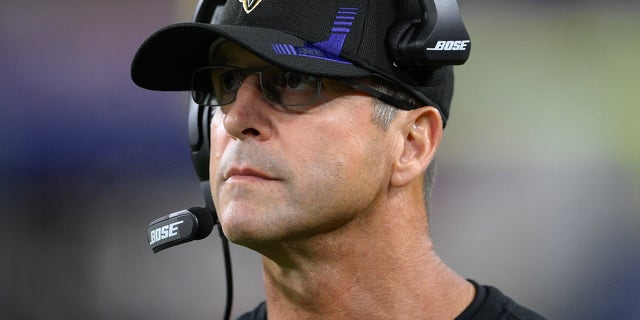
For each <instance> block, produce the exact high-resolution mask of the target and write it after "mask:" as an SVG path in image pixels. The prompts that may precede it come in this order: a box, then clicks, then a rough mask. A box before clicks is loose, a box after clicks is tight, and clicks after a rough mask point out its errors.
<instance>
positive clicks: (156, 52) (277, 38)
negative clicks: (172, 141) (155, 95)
mask: <svg viewBox="0 0 640 320" xmlns="http://www.w3.org/2000/svg"><path fill="white" fill-rule="evenodd" d="M220 37H223V38H225V39H228V40H231V41H233V42H235V43H237V44H238V45H240V46H241V47H243V48H245V49H246V50H248V51H249V52H251V53H253V54H255V55H256V56H258V57H260V58H262V59H263V60H265V61H267V62H269V63H271V64H274V65H278V66H281V67H284V68H288V69H292V70H296V71H300V72H305V73H309V74H314V75H320V76H333V77H361V76H366V75H370V74H371V72H370V71H368V70H366V69H363V68H360V67H358V66H356V65H353V64H351V63H349V62H347V61H344V60H342V59H340V58H338V57H327V58H320V57H318V56H314V57H310V56H305V55H296V54H295V53H289V54H282V53H278V52H276V51H275V50H274V47H273V46H274V45H277V44H287V45H290V46H292V47H305V45H308V44H306V43H305V41H304V40H302V39H299V38H297V37H294V36H291V35H289V34H286V33H283V32H279V31H276V30H272V29H264V28H255V27H246V26H232V25H214V24H205V23H180V24H174V25H171V26H168V27H166V28H163V29H161V30H159V31H157V32H156V33H154V34H153V35H151V36H150V37H149V38H148V39H147V40H146V41H145V42H144V43H143V44H142V45H141V46H140V48H139V49H138V52H137V53H136V55H135V57H134V58H133V62H132V65H131V77H132V79H133V81H134V82H135V83H136V84H137V85H139V86H140V87H143V88H147V89H152V90H165V91H181V90H189V89H190V88H191V76H192V74H193V71H195V70H196V69H198V68H201V67H204V66H207V65H208V61H209V57H208V54H209V47H210V46H211V44H212V43H213V42H214V41H216V40H217V39H219V38H220ZM340 60H342V61H340Z"/></svg>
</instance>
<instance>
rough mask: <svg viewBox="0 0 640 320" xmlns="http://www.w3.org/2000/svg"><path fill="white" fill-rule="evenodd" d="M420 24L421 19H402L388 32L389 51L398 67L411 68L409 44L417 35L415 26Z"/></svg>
mask: <svg viewBox="0 0 640 320" xmlns="http://www.w3.org/2000/svg"><path fill="white" fill-rule="evenodd" d="M417 24H420V19H415V18H414V19H409V18H408V19H401V20H398V21H396V22H395V23H394V24H392V25H391V27H389V30H387V38H386V40H387V49H388V50H389V54H390V55H391V58H392V59H393V62H394V63H395V64H396V65H397V66H410V65H412V64H413V61H412V59H411V55H410V50H409V48H408V47H409V43H410V40H411V38H412V37H413V34H414V33H415V29H416V28H415V27H414V26H415V25H417Z"/></svg>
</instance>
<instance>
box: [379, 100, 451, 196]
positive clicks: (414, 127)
mask: <svg viewBox="0 0 640 320" xmlns="http://www.w3.org/2000/svg"><path fill="white" fill-rule="evenodd" d="M405 116H406V117H404V119H403V122H402V129H401V130H402V134H403V140H402V143H403V145H402V152H401V154H399V155H398V157H397V158H396V159H395V164H394V170H393V173H392V175H391V185H392V186H394V187H402V186H405V185H407V184H409V183H410V182H411V181H413V180H415V179H416V178H421V177H422V175H423V173H424V172H425V170H427V167H428V166H429V163H431V160H433V158H434V157H435V154H436V150H437V149H438V146H439V145H440V140H441V139H442V118H441V116H440V112H438V110H437V109H436V108H434V107H431V106H427V107H422V108H419V109H415V110H410V111H408V112H407V113H406V114H405Z"/></svg>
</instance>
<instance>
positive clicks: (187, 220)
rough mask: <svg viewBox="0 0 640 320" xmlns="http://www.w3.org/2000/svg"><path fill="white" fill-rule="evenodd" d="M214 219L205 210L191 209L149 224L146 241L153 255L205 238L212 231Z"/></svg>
mask: <svg viewBox="0 0 640 320" xmlns="http://www.w3.org/2000/svg"><path fill="white" fill-rule="evenodd" d="M213 225H214V219H213V215H212V214H211V212H209V211H208V210H207V209H205V208H200V207H192V208H189V210H181V211H178V212H174V213H172V214H170V215H167V216H164V217H162V218H159V219H156V220H154V221H152V222H151V223H149V228H148V229H147V239H148V240H149V245H150V246H151V249H152V250H153V252H154V253H158V252H159V251H161V250H164V249H167V248H170V247H173V246H176V245H179V244H183V243H185V242H189V241H192V240H200V239H204V238H206V237H207V236H208V235H209V234H210V233H211V230H213Z"/></svg>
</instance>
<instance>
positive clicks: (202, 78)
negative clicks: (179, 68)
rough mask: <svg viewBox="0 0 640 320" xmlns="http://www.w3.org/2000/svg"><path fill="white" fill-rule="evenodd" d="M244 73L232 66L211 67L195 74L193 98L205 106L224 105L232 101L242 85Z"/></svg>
mask: <svg viewBox="0 0 640 320" xmlns="http://www.w3.org/2000/svg"><path fill="white" fill-rule="evenodd" d="M244 77H245V76H244V75H243V74H242V73H241V72H240V71H239V70H236V69H234V68H231V67H209V68H203V69H199V70H196V72H194V74H193V84H192V96H193V100H194V101H195V102H196V103H197V104H200V105H204V106H223V105H226V104H229V103H232V102H233V101H234V100H235V98H236V92H238V89H239V88H240V85H242V81H243V80H244Z"/></svg>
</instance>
